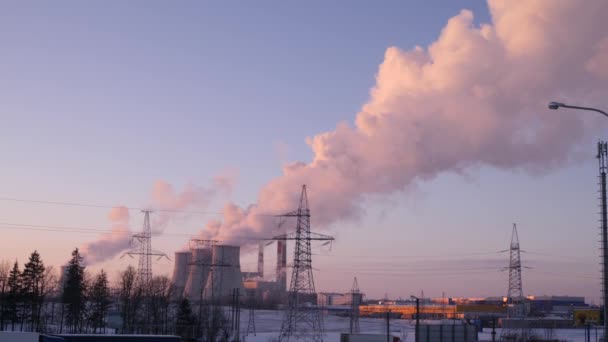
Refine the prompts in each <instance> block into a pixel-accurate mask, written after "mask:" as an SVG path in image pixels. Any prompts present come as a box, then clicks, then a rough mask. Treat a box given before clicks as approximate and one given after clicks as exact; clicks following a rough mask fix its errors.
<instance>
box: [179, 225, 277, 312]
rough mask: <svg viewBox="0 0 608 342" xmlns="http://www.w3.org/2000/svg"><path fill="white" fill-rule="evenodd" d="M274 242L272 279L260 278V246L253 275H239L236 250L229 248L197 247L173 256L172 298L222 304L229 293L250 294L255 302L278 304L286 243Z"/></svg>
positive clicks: (261, 244)
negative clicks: (274, 269) (274, 258)
mask: <svg viewBox="0 0 608 342" xmlns="http://www.w3.org/2000/svg"><path fill="white" fill-rule="evenodd" d="M280 239H281V236H278V237H277V238H276V245H277V262H276V274H275V277H274V278H275V279H271V280H267V279H265V275H264V247H265V246H266V245H268V243H266V242H260V244H259V247H258V255H257V260H258V262H257V271H256V272H242V270H241V266H240V247H239V246H229V245H215V244H210V245H209V246H204V247H201V246H198V247H196V248H192V249H191V250H189V251H179V252H176V253H175V264H174V269H173V276H172V280H171V281H172V284H173V286H174V288H175V291H174V293H175V298H182V297H183V298H188V300H190V301H191V302H195V303H196V302H200V301H201V300H226V299H227V297H230V296H231V294H232V290H233V289H235V288H238V289H240V291H241V293H243V294H245V292H244V291H245V289H247V290H249V291H247V295H250V294H253V295H254V296H255V298H256V300H257V301H262V302H278V301H281V300H282V299H283V297H284V294H285V292H286V291H287V241H286V240H280Z"/></svg>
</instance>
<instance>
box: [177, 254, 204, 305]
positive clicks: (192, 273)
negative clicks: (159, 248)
mask: <svg viewBox="0 0 608 342" xmlns="http://www.w3.org/2000/svg"><path fill="white" fill-rule="evenodd" d="M211 254H212V251H211V249H209V248H196V249H194V250H193V251H192V255H191V256H190V262H189V263H188V264H189V271H188V279H187V281H186V285H185V288H184V294H183V296H184V298H188V300H189V301H191V302H198V301H200V300H201V299H202V298H203V296H204V293H203V291H204V287H205V284H206V283H207V279H208V278H209V273H210V268H211V262H212V260H211V256H212V255H211ZM176 262H177V260H176Z"/></svg>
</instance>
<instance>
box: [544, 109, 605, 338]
mask: <svg viewBox="0 0 608 342" xmlns="http://www.w3.org/2000/svg"><path fill="white" fill-rule="evenodd" d="M548 107H549V109H553V110H557V109H559V108H560V107H561V108H572V109H580V110H588V111H592V112H598V113H600V114H603V115H604V116H606V117H608V113H606V112H604V111H603V110H600V109H597V108H591V107H581V106H571V105H567V104H565V103H561V102H555V101H553V102H549V105H548ZM599 157H600V156H599V154H598V158H599ZM601 178H602V189H601V198H602V258H603V262H602V267H603V269H602V273H603V284H602V286H603V291H602V293H603V294H604V341H606V337H608V310H607V308H608V217H607V216H606V214H607V210H606V186H605V185H606V173H605V172H603V171H602V172H601Z"/></svg>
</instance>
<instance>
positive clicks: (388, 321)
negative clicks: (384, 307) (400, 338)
mask: <svg viewBox="0 0 608 342" xmlns="http://www.w3.org/2000/svg"><path fill="white" fill-rule="evenodd" d="M386 342H391V310H388V311H387V312H386Z"/></svg>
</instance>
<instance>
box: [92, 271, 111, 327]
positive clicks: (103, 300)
mask: <svg viewBox="0 0 608 342" xmlns="http://www.w3.org/2000/svg"><path fill="white" fill-rule="evenodd" d="M89 302H90V306H91V308H90V312H91V313H90V315H89V323H90V325H91V327H92V328H93V332H94V333H96V332H97V329H99V330H100V331H101V330H102V329H104V328H105V317H106V314H107V312H108V309H109V307H110V304H111V300H110V288H109V287H108V277H107V275H106V273H105V272H104V271H103V270H101V272H100V273H99V274H98V275H97V277H96V278H95V282H94V283H93V286H92V287H91V290H90V293H89Z"/></svg>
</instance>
